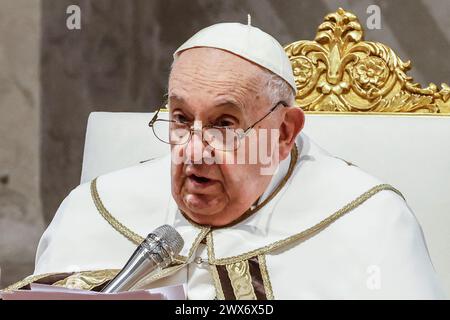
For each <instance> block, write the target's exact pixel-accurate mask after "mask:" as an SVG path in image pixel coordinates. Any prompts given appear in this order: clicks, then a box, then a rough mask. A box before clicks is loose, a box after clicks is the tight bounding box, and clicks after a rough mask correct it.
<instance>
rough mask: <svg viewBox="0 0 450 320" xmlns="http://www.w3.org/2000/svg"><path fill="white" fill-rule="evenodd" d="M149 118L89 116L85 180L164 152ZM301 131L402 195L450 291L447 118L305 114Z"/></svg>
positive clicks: (166, 149)
mask: <svg viewBox="0 0 450 320" xmlns="http://www.w3.org/2000/svg"><path fill="white" fill-rule="evenodd" d="M152 116H153V114H152V113H108V112H94V113H91V115H90V117H89V121H88V127H87V133H86V142H85V149H84V159H83V168H82V175H81V182H82V183H83V182H86V181H89V180H91V179H93V178H95V177H97V176H99V175H101V174H104V173H107V172H111V171H114V170H117V169H121V168H124V167H127V166H132V165H136V164H138V163H139V162H141V161H145V160H148V159H151V158H156V157H160V156H162V155H164V154H167V153H168V152H169V150H170V149H169V146H168V145H166V144H164V143H162V142H160V141H159V140H157V139H156V138H155V137H154V135H153V133H152V130H151V128H149V127H148V122H149V121H150V119H151V117H152ZM161 116H162V117H166V116H167V113H161ZM304 132H305V133H306V134H307V135H308V136H309V137H310V138H311V139H313V140H314V141H315V142H317V143H318V144H319V145H320V146H321V147H323V148H324V149H326V150H327V151H329V152H330V153H331V154H333V155H335V156H337V157H340V158H343V159H345V160H347V161H350V162H352V163H354V164H356V165H358V166H359V167H361V168H362V169H364V170H365V171H367V172H369V173H371V174H373V175H375V176H377V177H379V178H381V179H382V180H384V181H385V182H387V183H390V184H392V185H393V186H395V187H396V188H398V189H399V190H400V191H401V192H402V193H403V194H404V196H405V198H406V199H407V201H408V204H409V205H410V207H411V208H412V209H413V211H414V212H415V214H416V216H417V218H418V220H419V222H420V223H421V225H422V228H423V231H424V234H425V238H426V239H427V244H428V248H429V251H430V255H431V258H432V260H433V263H434V266H435V269H436V271H437V272H438V274H439V275H440V277H441V279H442V280H443V282H444V284H445V286H446V288H447V291H448V293H449V294H450V231H449V229H450V142H449V137H450V116H400V115H378V116H377V115H342V114H321V115H313V114H308V115H307V119H306V125H305V129H304Z"/></svg>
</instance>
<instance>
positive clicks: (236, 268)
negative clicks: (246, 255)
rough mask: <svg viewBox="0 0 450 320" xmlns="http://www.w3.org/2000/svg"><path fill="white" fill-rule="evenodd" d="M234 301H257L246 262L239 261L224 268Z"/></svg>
mask: <svg viewBox="0 0 450 320" xmlns="http://www.w3.org/2000/svg"><path fill="white" fill-rule="evenodd" d="M225 267H226V269H227V272H228V277H229V278H230V282H231V286H232V287H233V292H234V296H235V297H236V300H257V299H256V294H255V290H254V288H253V284H252V276H251V275H250V267H249V265H248V261H247V260H244V261H239V262H235V263H232V264H227V265H226V266H225Z"/></svg>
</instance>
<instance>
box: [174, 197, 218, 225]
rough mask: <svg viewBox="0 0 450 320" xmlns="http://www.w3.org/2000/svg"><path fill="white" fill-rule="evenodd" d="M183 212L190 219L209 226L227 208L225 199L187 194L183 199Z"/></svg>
mask: <svg viewBox="0 0 450 320" xmlns="http://www.w3.org/2000/svg"><path fill="white" fill-rule="evenodd" d="M183 207H184V208H182V210H183V209H184V210H183V211H184V213H185V214H186V215H188V217H189V218H191V219H192V220H194V221H195V222H197V223H200V224H208V223H210V222H211V221H212V220H215V219H214V218H216V217H217V215H220V213H221V212H223V210H224V209H225V207H226V202H225V201H224V199H217V198H212V197H210V196H206V195H199V194H187V195H185V196H184V197H183Z"/></svg>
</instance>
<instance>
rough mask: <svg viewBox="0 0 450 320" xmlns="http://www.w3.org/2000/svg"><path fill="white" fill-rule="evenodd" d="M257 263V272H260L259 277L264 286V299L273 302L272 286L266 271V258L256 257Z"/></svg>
mask: <svg viewBox="0 0 450 320" xmlns="http://www.w3.org/2000/svg"><path fill="white" fill-rule="evenodd" d="M258 262H259V270H260V271H261V276H262V280H263V284H264V291H265V292H266V298H267V300H273V299H274V297H273V291H272V284H271V282H270V278H269V272H268V271H267V264H266V256H265V255H260V256H258Z"/></svg>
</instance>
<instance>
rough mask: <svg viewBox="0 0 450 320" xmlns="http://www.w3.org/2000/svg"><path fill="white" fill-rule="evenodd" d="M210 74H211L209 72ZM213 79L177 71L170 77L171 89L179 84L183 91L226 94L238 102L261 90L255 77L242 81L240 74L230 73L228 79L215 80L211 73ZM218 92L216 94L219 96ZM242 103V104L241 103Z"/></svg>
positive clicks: (185, 71) (186, 71)
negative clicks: (194, 90)
mask: <svg viewBox="0 0 450 320" xmlns="http://www.w3.org/2000/svg"><path fill="white" fill-rule="evenodd" d="M187 69H189V68H187ZM209 73H211V72H209ZM213 75H214V77H215V78H216V79H214V78H213V77H211V78H212V79H211V78H209V77H208V75H206V76H205V75H197V74H195V73H192V72H189V70H179V72H178V71H177V72H176V73H174V74H173V75H172V79H171V80H172V81H171V85H172V86H171V87H173V84H174V83H176V84H181V85H180V86H178V85H177V86H176V87H180V88H186V89H185V90H183V91H188V92H190V91H192V89H198V90H201V91H204V90H205V89H206V91H207V92H209V93H214V91H219V92H220V93H223V92H227V93H228V94H231V95H232V96H235V98H236V99H238V100H245V98H246V97H247V96H248V94H249V93H250V94H252V95H253V94H258V93H259V91H260V90H261V81H258V80H259V79H258V78H256V77H251V78H249V77H246V78H247V79H245V80H247V81H245V80H243V76H242V74H241V73H231V74H229V78H226V79H217V74H216V73H213ZM219 92H218V94H219ZM241 103H242V102H241Z"/></svg>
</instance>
